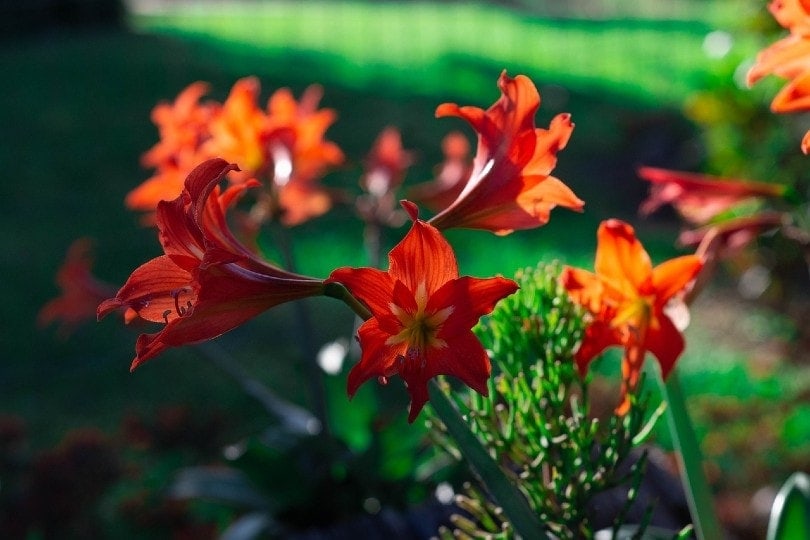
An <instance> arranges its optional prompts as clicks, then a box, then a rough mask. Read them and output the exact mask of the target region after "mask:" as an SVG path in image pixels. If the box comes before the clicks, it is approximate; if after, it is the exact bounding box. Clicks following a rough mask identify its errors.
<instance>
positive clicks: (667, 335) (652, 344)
mask: <svg viewBox="0 0 810 540" xmlns="http://www.w3.org/2000/svg"><path fill="white" fill-rule="evenodd" d="M644 345H645V348H646V349H647V350H648V351H650V352H651V353H653V355H654V356H655V358H656V359H657V360H658V363H659V364H660V365H661V375H662V376H663V377H664V378H665V379H666V378H667V377H668V376H669V373H670V372H671V371H672V368H673V367H675V362H676V360H678V357H679V356H680V355H681V353H682V352H683V350H684V348H685V347H686V343H685V342H684V339H683V336H682V335H681V333H680V332H679V331H678V329H677V328H675V325H674V324H673V323H672V321H671V320H670V319H669V317H667V316H666V315H662V316H660V317H659V319H658V327H657V328H652V327H651V328H648V329H647V336H646V339H645V342H644Z"/></svg>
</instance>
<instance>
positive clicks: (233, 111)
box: [202, 77, 269, 182]
mask: <svg viewBox="0 0 810 540" xmlns="http://www.w3.org/2000/svg"><path fill="white" fill-rule="evenodd" d="M260 90H261V86H260V84H259V80H258V79H256V78H255V77H245V78H244V79H239V80H238V81H236V83H234V85H233V87H232V88H231V92H230V94H228V98H227V99H226V100H225V102H224V103H223V104H222V107H221V108H220V110H219V111H218V112H217V114H216V115H215V116H214V117H213V118H212V119H211V121H210V122H208V133H209V135H210V138H209V139H208V140H207V141H205V143H204V144H203V146H202V151H203V153H204V154H205V155H207V156H218V157H221V158H223V159H225V160H226V161H229V162H232V163H235V164H236V165H237V166H238V167H239V169H240V170H241V171H242V172H241V173H240V172H237V171H234V172H232V173H231V174H230V175H229V176H230V177H231V180H232V181H237V182H239V181H244V180H246V179H248V178H254V177H256V176H257V175H259V174H261V173H262V172H263V170H264V168H265V167H267V165H268V161H269V155H268V151H267V148H266V145H265V144H264V141H263V134H264V127H265V123H266V122H267V116H266V115H265V113H264V111H262V110H261V108H260V107H259V106H258V98H259V91H260Z"/></svg>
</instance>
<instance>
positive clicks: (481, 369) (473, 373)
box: [400, 331, 492, 422]
mask: <svg viewBox="0 0 810 540" xmlns="http://www.w3.org/2000/svg"><path fill="white" fill-rule="evenodd" d="M418 361H419V360H410V361H409V360H406V361H405V362H406V364H405V365H403V367H402V368H400V376H401V377H402V379H403V380H404V381H405V382H406V383H407V384H408V393H409V394H410V396H411V407H410V412H409V413H408V422H413V421H414V420H415V419H416V417H417V415H418V414H419V412H420V411H421V410H422V407H424V405H425V403H427V401H428V390H427V382H428V381H429V380H430V379H431V378H433V377H436V376H437V375H450V376H452V377H456V378H458V379H459V380H461V382H463V383H464V384H466V385H467V386H469V387H470V388H472V389H473V390H475V391H476V392H478V393H479V394H481V395H484V396H486V395H487V394H488V388H487V380H488V379H489V376H490V373H491V371H492V368H491V366H490V363H489V357H488V356H487V353H486V351H485V350H484V348H483V347H482V346H481V343H480V342H479V341H478V338H476V337H475V335H473V333H472V332H469V331H468V332H465V333H463V334H460V335H457V336H455V337H454V338H453V340H452V341H448V343H447V346H446V347H431V348H430V349H428V351H427V352H426V360H425V365H424V367H422V366H421V365H416V364H415V362H418ZM408 362H411V363H410V364H408Z"/></svg>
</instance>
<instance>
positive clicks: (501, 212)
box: [430, 71, 584, 234]
mask: <svg viewBox="0 0 810 540" xmlns="http://www.w3.org/2000/svg"><path fill="white" fill-rule="evenodd" d="M498 87H499V88H500V90H501V97H500V99H498V101H496V102H495V103H494V104H493V105H492V106H491V107H490V108H489V109H487V110H486V111H484V110H483V109H479V108H478V107H459V106H458V105H456V104H455V103H444V104H442V105H439V107H438V108H437V109H436V116H437V117H442V116H459V117H461V118H463V119H464V120H466V121H467V122H469V123H470V125H472V126H473V128H474V129H475V130H476V131H477V132H478V150H477V153H476V156H475V160H474V167H473V171H472V174H471V176H470V179H469V180H468V181H467V185H466V186H465V187H464V190H463V191H462V192H461V194H460V195H459V197H458V198H457V199H456V200H455V201H454V202H453V204H451V205H450V206H449V207H448V208H446V209H445V210H444V211H442V212H441V213H439V214H438V215H436V216H435V217H434V218H433V219H431V220H430V222H431V223H432V224H433V225H434V226H436V227H437V228H439V229H447V228H450V227H467V228H472V229H485V230H489V231H493V232H495V233H496V234H508V233H509V232H511V231H513V230H516V229H530V228H533V227H538V226H540V225H543V224H545V223H547V222H548V219H549V213H550V212H551V209H552V208H554V207H555V206H564V207H566V208H571V209H573V210H581V209H582V207H583V205H584V203H583V202H582V201H581V200H580V199H579V198H578V197H577V196H576V195H574V192H573V191H571V190H570V189H569V188H568V186H566V185H565V184H563V183H562V182H561V181H560V180H558V179H557V178H554V177H553V176H550V174H551V171H552V169H554V166H555V165H556V163H557V152H558V151H559V150H561V149H563V148H564V147H565V145H566V143H567V142H568V138H569V137H570V136H571V131H572V130H573V128H574V125H573V124H572V123H571V117H570V115H569V114H559V115H557V116H556V117H554V118H553V119H552V121H551V125H550V127H549V129H548V130H546V129H539V128H536V127H535V124H534V115H535V113H536V112H537V109H538V108H539V107H540V94H539V93H538V92H537V88H535V86H534V84H533V83H532V81H531V80H530V79H529V78H528V77H525V76H523V75H518V76H517V77H515V78H514V79H512V78H510V77H508V76H507V75H506V72H505V71H504V72H503V73H501V76H500V78H499V79H498Z"/></svg>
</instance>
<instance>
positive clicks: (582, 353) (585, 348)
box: [574, 320, 622, 377]
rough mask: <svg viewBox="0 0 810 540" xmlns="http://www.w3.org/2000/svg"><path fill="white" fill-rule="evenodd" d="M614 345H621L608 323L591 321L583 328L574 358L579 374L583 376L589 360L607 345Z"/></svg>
mask: <svg viewBox="0 0 810 540" xmlns="http://www.w3.org/2000/svg"><path fill="white" fill-rule="evenodd" d="M614 345H622V342H621V338H620V336H619V334H618V333H617V332H616V331H615V330H614V329H612V328H611V327H610V325H609V324H608V323H606V322H603V321H601V320H595V321H593V322H592V323H591V324H590V325H588V327H587V328H586V329H585V336H584V337H583V338H582V343H581V344H580V346H579V349H578V350H577V352H576V354H575V355H574V359H575V360H576V362H577V367H578V368H579V374H580V375H581V376H582V377H584V376H585V374H586V373H587V372H588V365H589V364H590V363H591V360H593V359H594V358H596V357H597V356H598V355H600V354H602V352H603V351H604V350H605V349H607V348H608V347H612V346H614Z"/></svg>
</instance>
